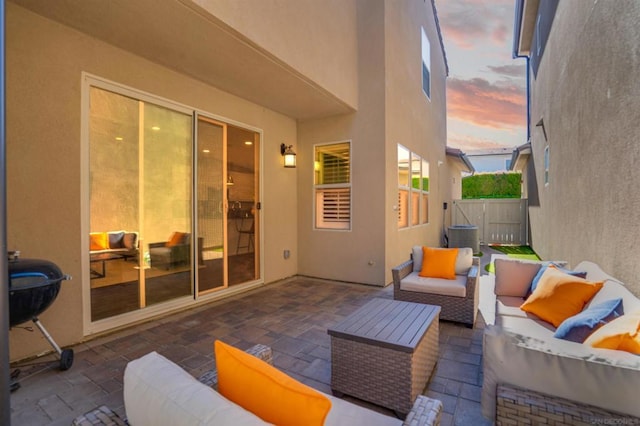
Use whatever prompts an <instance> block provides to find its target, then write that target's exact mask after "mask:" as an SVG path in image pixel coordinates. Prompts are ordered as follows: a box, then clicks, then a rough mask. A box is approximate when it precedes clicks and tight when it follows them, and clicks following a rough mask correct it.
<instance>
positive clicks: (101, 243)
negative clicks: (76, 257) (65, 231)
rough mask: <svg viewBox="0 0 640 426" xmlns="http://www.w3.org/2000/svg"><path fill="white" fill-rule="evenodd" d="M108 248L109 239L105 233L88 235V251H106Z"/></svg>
mask: <svg viewBox="0 0 640 426" xmlns="http://www.w3.org/2000/svg"><path fill="white" fill-rule="evenodd" d="M108 248H109V238H108V237H107V233H106V232H91V233H90V234H89V250H106V249H108Z"/></svg>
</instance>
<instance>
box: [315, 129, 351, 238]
mask: <svg viewBox="0 0 640 426" xmlns="http://www.w3.org/2000/svg"><path fill="white" fill-rule="evenodd" d="M314 151H315V154H314V158H315V165H314V170H315V179H314V184H315V193H316V196H315V203H316V206H315V212H316V218H315V227H316V229H341V230H349V229H351V143H350V142H341V143H333V144H324V145H316V146H315V148H314Z"/></svg>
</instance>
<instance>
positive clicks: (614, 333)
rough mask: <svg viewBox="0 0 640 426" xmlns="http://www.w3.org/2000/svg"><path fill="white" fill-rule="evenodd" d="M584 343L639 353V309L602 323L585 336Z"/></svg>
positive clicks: (596, 346)
mask: <svg viewBox="0 0 640 426" xmlns="http://www.w3.org/2000/svg"><path fill="white" fill-rule="evenodd" d="M584 344H585V345H589V346H592V347H594V348H604V349H615V350H619V351H626V352H631V353H632V354H636V355H640V311H636V312H632V313H630V314H625V315H622V316H620V317H618V318H616V319H614V320H613V321H611V322H610V323H607V324H605V325H603V326H602V327H600V328H599V329H597V330H596V331H595V332H593V334H591V336H589V337H587V340H585V341H584Z"/></svg>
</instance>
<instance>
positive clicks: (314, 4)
mask: <svg viewBox="0 0 640 426" xmlns="http://www.w3.org/2000/svg"><path fill="white" fill-rule="evenodd" d="M194 3H196V4H198V5H200V6H201V7H202V8H204V9H206V10H208V11H209V12H210V13H211V14H212V15H214V16H216V17H217V18H218V19H221V20H222V21H224V22H225V23H226V24H228V25H230V26H231V27H233V28H234V29H236V30H237V31H238V32H240V33H241V34H242V35H243V36H244V37H247V38H248V39H250V40H252V41H253V42H255V43H256V44H257V45H259V46H261V47H262V48H264V49H265V50H266V51H268V52H269V53H271V54H273V55H275V56H277V57H278V58H279V59H281V60H282V61H284V62H285V63H287V65H289V66H291V67H293V68H295V69H296V70H298V71H299V72H300V73H301V74H302V75H304V76H305V78H309V79H310V80H312V81H314V82H315V83H317V84H318V85H320V86H322V87H324V88H325V89H326V90H328V91H329V92H330V93H331V94H332V95H333V96H336V97H338V98H339V99H341V100H342V101H343V102H345V103H347V104H348V105H350V106H352V107H354V108H356V107H357V105H358V92H357V90H358V85H357V77H358V74H357V73H358V70H357V38H356V0H322V1H317V0H295V1H288V2H286V4H282V2H279V1H276V0H233V1H219V0H194ZM327 58H331V60H327Z"/></svg>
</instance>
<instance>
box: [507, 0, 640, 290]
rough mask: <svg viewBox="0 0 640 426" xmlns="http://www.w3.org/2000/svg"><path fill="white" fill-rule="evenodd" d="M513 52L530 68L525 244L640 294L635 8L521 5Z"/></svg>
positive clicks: (638, 17)
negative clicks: (596, 268)
mask: <svg viewBox="0 0 640 426" xmlns="http://www.w3.org/2000/svg"><path fill="white" fill-rule="evenodd" d="M517 11H518V12H517V14H516V21H515V30H516V32H515V42H514V54H515V55H516V56H522V57H525V58H526V60H527V62H528V74H529V81H530V97H529V111H530V113H529V129H530V135H531V136H530V140H529V141H527V142H528V143H525V144H523V145H522V146H521V147H519V148H518V149H517V150H516V152H515V154H514V161H512V164H513V166H514V167H516V168H520V169H524V172H525V173H523V175H524V174H526V175H527V197H528V199H529V218H530V226H531V244H532V246H533V248H534V249H535V250H536V252H537V253H539V254H540V255H541V256H542V257H543V258H547V259H558V258H561V259H565V260H567V261H569V262H570V263H571V264H573V265H575V264H577V263H578V262H579V261H581V260H591V261H595V262H597V263H598V264H600V265H601V266H602V267H603V269H604V270H606V271H608V272H609V273H610V274H612V275H613V276H615V277H617V278H619V279H620V280H621V281H622V282H624V283H626V284H627V285H628V287H629V288H630V289H631V291H633V292H634V293H635V294H636V295H638V294H640V281H639V280H638V276H640V263H638V261H637V254H636V252H637V243H638V240H639V239H640V228H639V227H638V218H640V213H639V207H640V193H639V192H638V190H637V189H638V185H640V168H639V167H638V159H639V158H640V144H638V141H639V140H640V126H639V125H638V123H639V122H640V79H638V77H637V76H638V73H640V44H639V41H640V26H639V25H638V22H639V21H640V2H637V1H632V0H631V1H624V0H623V1H617V0H604V1H557V0H556V1H537V0H519V1H518V2H517Z"/></svg>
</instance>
